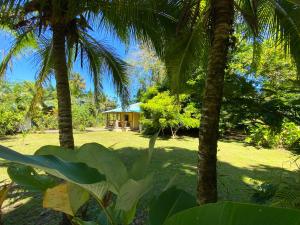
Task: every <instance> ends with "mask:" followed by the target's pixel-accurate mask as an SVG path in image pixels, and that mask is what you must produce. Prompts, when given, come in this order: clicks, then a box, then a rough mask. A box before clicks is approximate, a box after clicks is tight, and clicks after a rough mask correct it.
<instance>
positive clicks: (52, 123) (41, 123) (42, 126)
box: [32, 112, 58, 130]
mask: <svg viewBox="0 0 300 225" xmlns="http://www.w3.org/2000/svg"><path fill="white" fill-rule="evenodd" d="M32 121H33V124H34V127H35V128H36V129H38V130H54V129H58V122H57V121H58V118H57V114H56V113H53V112H49V113H43V112H38V113H36V115H35V116H34V118H32Z"/></svg>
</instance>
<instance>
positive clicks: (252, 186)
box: [116, 147, 298, 202]
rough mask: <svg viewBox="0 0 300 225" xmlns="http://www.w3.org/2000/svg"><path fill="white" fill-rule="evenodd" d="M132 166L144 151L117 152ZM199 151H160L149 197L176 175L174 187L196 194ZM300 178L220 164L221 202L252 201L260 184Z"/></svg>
mask: <svg viewBox="0 0 300 225" xmlns="http://www.w3.org/2000/svg"><path fill="white" fill-rule="evenodd" d="M116 150H117V152H118V153H119V155H120V157H121V158H122V159H123V160H124V161H125V162H126V164H127V165H128V167H130V165H131V164H132V162H133V161H134V160H137V159H138V157H139V156H141V154H142V152H143V151H142V150H143V149H135V148H121V149H116ZM196 166H197V152H196V151H192V150H190V149H186V148H178V147H167V148H157V149H156V151H155V152H154V154H153V158H152V161H151V164H150V167H149V172H153V173H154V188H153V190H152V191H151V192H150V193H149V194H148V198H149V199H151V198H152V197H153V195H157V194H159V193H160V192H161V191H162V190H163V189H164V187H165V186H166V185H167V184H168V183H169V181H170V180H171V179H172V178H173V177H174V176H175V175H176V178H175V182H174V185H176V186H178V187H179V188H182V189H184V190H186V191H187V192H189V193H192V194H194V195H196V185H197V167H196ZM296 176H298V174H297V172H292V171H289V170H286V169H284V168H280V167H272V166H269V165H263V164H261V165H256V166H252V167H250V168H249V167H248V168H246V167H243V168H242V167H236V166H234V165H232V164H230V163H228V162H222V161H219V162H218V192H219V198H220V199H221V200H230V201H240V202H250V201H251V196H252V195H253V193H254V192H255V191H256V183H257V182H278V181H279V179H285V182H288V183H289V182H290V183H292V182H293V181H294V179H293V178H295V177H296Z"/></svg>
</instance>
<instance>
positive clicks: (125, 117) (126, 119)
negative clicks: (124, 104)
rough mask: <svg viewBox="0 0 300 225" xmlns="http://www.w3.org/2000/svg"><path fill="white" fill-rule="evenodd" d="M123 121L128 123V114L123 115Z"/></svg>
mask: <svg viewBox="0 0 300 225" xmlns="http://www.w3.org/2000/svg"><path fill="white" fill-rule="evenodd" d="M124 120H125V121H127V122H128V121H129V115H128V114H125V115H124Z"/></svg>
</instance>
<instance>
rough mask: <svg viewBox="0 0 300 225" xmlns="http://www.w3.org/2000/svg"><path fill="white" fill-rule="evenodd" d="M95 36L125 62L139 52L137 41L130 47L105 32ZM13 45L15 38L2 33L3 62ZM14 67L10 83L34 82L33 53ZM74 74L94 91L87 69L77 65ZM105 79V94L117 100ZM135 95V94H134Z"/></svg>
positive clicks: (11, 71) (1, 53)
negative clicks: (78, 74) (77, 73)
mask: <svg viewBox="0 0 300 225" xmlns="http://www.w3.org/2000/svg"><path fill="white" fill-rule="evenodd" d="M93 35H95V36H94V37H95V38H96V39H97V40H100V41H104V42H105V43H106V44H108V45H109V46H110V47H111V48H112V49H113V50H114V51H115V52H116V53H117V54H118V55H119V56H120V57H121V58H122V59H123V60H125V61H128V60H129V58H130V56H131V55H132V52H135V51H137V50H138V44H137V42H136V41H134V40H131V43H130V44H129V46H125V45H124V44H123V43H122V42H121V41H120V40H118V39H117V38H116V37H114V36H112V35H111V34H110V33H109V32H106V31H103V32H100V33H97V34H93ZM12 43H13V38H12V37H11V36H10V35H9V34H7V33H3V32H0V55H1V57H0V58H1V60H2V58H3V55H5V54H6V53H7V52H8V49H9V48H10V46H11V44H12ZM11 65H12V67H11V69H10V70H8V71H7V74H6V77H5V78H6V80H8V81H10V82H20V81H25V80H27V81H34V80H35V76H36V72H37V62H36V61H35V60H34V55H33V54H32V52H30V51H27V52H26V53H24V54H22V55H20V56H19V57H17V58H16V59H14V60H13V62H12V64H11ZM73 71H74V72H79V73H80V74H81V76H83V78H84V79H85V81H86V90H87V91H89V90H93V87H92V80H91V76H90V74H89V72H88V71H87V70H86V69H82V68H81V66H80V63H78V62H77V63H75V65H74V68H73ZM103 75H104V76H103V77H104V79H103V81H102V85H103V91H104V93H105V94H106V95H107V96H109V97H111V98H116V96H117V95H116V92H115V90H114V87H113V85H112V81H111V79H110V76H109V74H103ZM51 82H52V83H53V84H55V80H54V78H52V80H51ZM132 95H134V93H132Z"/></svg>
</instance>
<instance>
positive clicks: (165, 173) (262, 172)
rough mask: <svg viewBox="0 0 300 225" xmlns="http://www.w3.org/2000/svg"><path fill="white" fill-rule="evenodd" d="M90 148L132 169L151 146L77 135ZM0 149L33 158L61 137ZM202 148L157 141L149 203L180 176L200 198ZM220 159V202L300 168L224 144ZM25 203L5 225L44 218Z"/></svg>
mask: <svg viewBox="0 0 300 225" xmlns="http://www.w3.org/2000/svg"><path fill="white" fill-rule="evenodd" d="M88 142H98V143H101V144H103V145H105V146H107V147H111V148H113V149H115V150H116V151H117V152H118V153H119V154H120V157H122V158H123V160H125V162H126V163H127V164H128V165H130V162H131V161H132V160H133V159H134V158H136V157H138V156H139V154H140V152H141V150H143V149H144V148H147V146H148V138H147V137H144V136H142V135H140V134H138V133H133V132H127V133H125V132H124V133H118V132H109V131H99V132H87V133H77V134H75V143H76V146H80V145H82V144H84V143H88ZM0 144H1V145H4V146H7V147H10V148H12V149H14V150H17V151H19V152H22V153H24V154H32V153H34V151H35V150H37V149H38V148H39V147H40V146H42V145H45V144H51V145H58V135H57V134H29V135H27V136H25V138H24V137H22V136H13V137H7V138H2V139H0ZM197 145H198V142H197V139H195V138H190V137H184V138H178V139H158V141H157V143H156V148H157V150H156V152H155V154H154V157H153V160H152V163H151V167H150V170H151V171H152V172H154V173H155V185H154V188H153V190H152V191H151V192H150V193H149V194H148V196H147V197H146V199H149V198H150V197H151V196H153V195H155V194H157V193H159V192H160V190H161V189H162V188H163V187H164V186H165V185H166V184H167V183H168V181H169V180H170V179H171V178H172V177H173V176H174V175H175V174H177V178H176V180H175V183H176V185H178V186H179V187H181V188H184V189H186V190H187V191H189V192H191V193H195V185H196V162H197V154H196V153H197V152H196V151H197ZM218 159H219V165H218V170H219V193H220V198H221V199H228V200H236V201H243V202H246V201H250V197H251V195H252V193H253V190H254V187H255V185H254V184H255V183H257V182H264V181H274V180H276V179H277V180H278V178H279V177H284V178H285V179H290V178H291V177H292V176H296V175H295V173H294V172H293V170H295V169H296V166H295V165H294V164H293V163H291V162H292V159H293V156H292V155H291V154H290V153H289V152H288V151H284V150H268V149H256V148H253V147H249V146H246V145H245V144H243V143H237V142H229V141H226V142H224V141H221V142H219V152H218ZM6 178H7V174H6V172H5V168H1V169H0V179H1V180H3V179H6ZM23 202H27V204H24V205H22V206H19V207H18V208H16V209H14V210H12V209H9V210H8V213H7V215H6V217H5V219H6V221H7V222H6V223H5V225H12V224H22V225H23V224H24V225H29V224H35V223H34V222H32V221H34V220H35V219H36V218H37V217H38V216H41V215H40V213H42V211H41V210H40V209H39V208H38V207H37V206H38V205H39V204H40V202H39V201H33V200H32V199H30V198H28V199H26V201H23ZM11 210H12V211H11ZM36 210H37V212H38V213H37V212H36ZM21 213H22V216H24V213H27V214H29V217H30V215H32V214H33V213H35V214H38V215H36V216H35V217H34V218H33V219H30V220H28V221H23V222H22V223H16V221H15V220H16V218H18V216H21ZM42 215H44V214H42ZM19 218H20V217H19ZM52 224H55V223H52Z"/></svg>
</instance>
